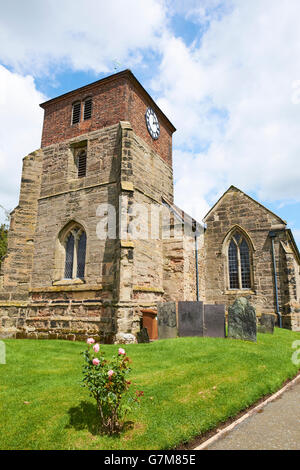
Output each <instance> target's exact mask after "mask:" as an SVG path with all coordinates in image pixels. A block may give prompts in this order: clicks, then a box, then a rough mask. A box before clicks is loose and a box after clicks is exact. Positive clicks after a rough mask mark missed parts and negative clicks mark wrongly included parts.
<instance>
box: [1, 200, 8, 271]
mask: <svg viewBox="0 0 300 470" xmlns="http://www.w3.org/2000/svg"><path fill="white" fill-rule="evenodd" d="M0 209H2V210H3V211H4V213H5V217H6V223H2V224H0V267H1V262H2V259H3V257H4V256H5V255H6V252H7V235H8V224H9V219H10V214H9V211H8V210H7V209H5V207H3V206H1V204H0Z"/></svg>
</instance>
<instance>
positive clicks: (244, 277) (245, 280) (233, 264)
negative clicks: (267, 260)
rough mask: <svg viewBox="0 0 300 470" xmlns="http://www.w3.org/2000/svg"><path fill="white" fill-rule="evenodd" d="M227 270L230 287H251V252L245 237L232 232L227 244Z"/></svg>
mask: <svg viewBox="0 0 300 470" xmlns="http://www.w3.org/2000/svg"><path fill="white" fill-rule="evenodd" d="M228 272H229V287H230V289H250V288H251V254H250V249H249V245H248V243H247V241H246V239H245V237H244V236H243V235H242V234H241V233H239V232H234V234H233V235H232V236H231V238H230V240H229V245H228Z"/></svg>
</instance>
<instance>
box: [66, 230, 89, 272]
mask: <svg viewBox="0 0 300 470" xmlns="http://www.w3.org/2000/svg"><path fill="white" fill-rule="evenodd" d="M65 253H66V255H65V256H66V257H65V273H64V277H65V279H74V278H79V279H83V278H84V271H85V256H86V234H85V232H84V231H83V230H82V229H80V227H74V228H73V229H72V230H71V232H70V233H69V235H68V236H67V239H66V243H65Z"/></svg>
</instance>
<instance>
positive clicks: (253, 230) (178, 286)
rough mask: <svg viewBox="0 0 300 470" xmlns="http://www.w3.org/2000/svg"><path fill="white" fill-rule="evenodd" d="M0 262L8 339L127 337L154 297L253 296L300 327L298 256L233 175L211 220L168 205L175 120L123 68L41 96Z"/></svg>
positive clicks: (277, 221)
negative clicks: (37, 143)
mask: <svg viewBox="0 0 300 470" xmlns="http://www.w3.org/2000/svg"><path fill="white" fill-rule="evenodd" d="M41 107H42V108H43V110H44V123H43V132H42V141H41V148H40V149H38V150H36V151H33V152H32V153H30V154H29V155H27V156H26V157H25V158H24V159H23V172H22V180H21V190H20V199H19V205H18V206H17V207H16V208H15V209H14V211H13V212H12V214H11V224H10V230H9V239H8V252H7V255H6V257H5V258H4V260H3V262H2V265H1V272H0V337H17V338H52V339H54V338H65V339H70V340H75V339H77V340H85V339H86V338H87V337H88V336H91V335H92V336H94V337H95V338H97V339H99V340H100V341H102V342H107V343H112V342H121V341H123V339H124V335H126V334H131V335H135V334H136V333H137V332H138V331H139V330H140V328H141V327H142V326H143V325H144V326H147V329H148V330H149V332H150V337H152V338H153V339H155V323H156V314H157V303H158V302H166V301H179V300H203V301H205V302H206V303H208V304H219V303H220V304H225V305H226V306H227V307H228V306H229V305H230V304H231V303H232V302H233V301H234V300H235V298H236V297H237V296H245V297H247V298H249V300H250V301H251V303H252V304H253V305H254V306H255V307H256V309H257V314H258V315H260V314H261V313H264V312H266V313H273V314H274V315H276V318H277V321H278V324H279V325H282V326H283V327H285V328H291V329H294V330H300V305H299V301H300V271H299V268H300V255H299V251H298V248H297V245H296V243H295V241H294V238H293V235H292V232H291V230H289V229H288V228H287V227H286V222H285V221H284V220H282V219H281V218H280V217H278V216H277V215H276V214H274V213H273V212H271V211H270V210H268V209H267V208H265V207H264V206H262V205H261V204H259V203H258V202H257V201H255V200H253V199H252V198H251V197H249V196H248V195H246V194H245V193H243V192H242V191H240V190H239V189H238V188H236V187H234V186H231V187H230V188H229V189H228V190H227V191H226V192H225V194H224V195H223V196H222V197H221V198H220V199H219V201H218V202H217V203H216V204H215V205H214V207H212V209H211V210H210V211H209V213H208V214H207V215H206V217H205V218H204V221H203V224H202V223H199V222H197V221H196V220H194V219H193V218H191V217H189V216H188V215H187V214H186V213H184V212H183V211H182V210H180V209H179V208H178V207H177V206H176V205H175V204H174V191H173V171H172V134H173V133H174V131H175V128H174V126H173V125H172V123H171V122H170V121H169V119H168V118H167V117H166V116H165V115H164V113H163V112H162V111H161V110H160V108H159V107H158V106H157V104H156V103H155V102H154V101H153V99H152V98H151V97H150V95H149V94H148V93H147V91H146V90H145V89H144V88H143V87H142V85H141V84H140V83H139V82H138V80H137V79H136V78H135V77H134V75H133V74H132V73H131V72H130V71H129V70H125V71H122V72H119V73H116V74H114V75H112V76H109V77H106V78H104V79H101V80H99V81H96V82H94V83H92V84H89V85H87V86H84V87H82V88H79V89H77V90H74V91H71V92H69V93H66V94H64V95H62V96H58V97H57V98H54V99H51V100H49V101H47V102H46V103H43V104H41Z"/></svg>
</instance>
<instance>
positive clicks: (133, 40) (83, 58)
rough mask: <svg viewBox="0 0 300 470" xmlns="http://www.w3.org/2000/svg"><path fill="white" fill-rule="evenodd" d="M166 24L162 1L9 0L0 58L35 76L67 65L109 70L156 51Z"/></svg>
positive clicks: (0, 27) (1, 18) (0, 30)
mask: <svg viewBox="0 0 300 470" xmlns="http://www.w3.org/2000/svg"><path fill="white" fill-rule="evenodd" d="M16 4H17V5H16ZM164 24H165V8H164V6H163V3H162V2H161V1H160V0H152V1H150V2H149V1H145V0H127V1H125V0H114V1H112V2H109V1H108V2H107V1H106V0H85V1H84V2H79V1H78V0H61V1H59V2H58V1H57V0H56V1H55V0H43V1H40V0H27V1H26V2H19V1H16V0H11V1H10V2H4V3H3V2H2V5H1V15H0V60H2V62H3V63H4V64H5V65H7V66H11V67H13V68H14V70H16V71H19V72H22V73H30V74H32V75H36V74H39V75H44V74H46V73H50V72H53V70H55V69H56V68H59V67H62V66H66V65H68V66H71V67H72V68H74V69H76V70H85V71H86V70H93V71H95V72H96V73H99V72H108V71H109V70H111V68H112V64H113V62H114V61H115V60H117V61H118V62H120V63H122V64H126V67H127V66H132V65H133V64H134V63H135V62H136V61H139V60H141V57H140V56H139V53H138V51H139V50H142V49H144V48H153V49H155V48H156V44H157V38H158V37H159V35H160V31H161V29H162V28H163V26H164ZM126 67H124V66H122V67H121V68H126Z"/></svg>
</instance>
